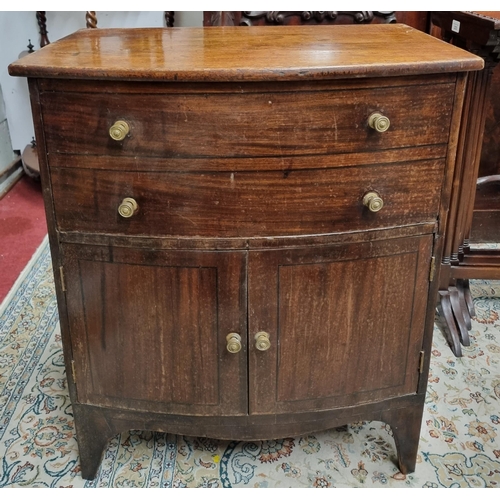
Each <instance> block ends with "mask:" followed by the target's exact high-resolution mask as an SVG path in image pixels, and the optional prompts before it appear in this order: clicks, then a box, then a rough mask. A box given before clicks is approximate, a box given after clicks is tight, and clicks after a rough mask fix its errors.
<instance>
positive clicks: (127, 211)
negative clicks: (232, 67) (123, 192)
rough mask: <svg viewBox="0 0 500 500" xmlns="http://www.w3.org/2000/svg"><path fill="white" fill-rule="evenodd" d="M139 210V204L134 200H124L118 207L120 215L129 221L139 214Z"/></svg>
mask: <svg viewBox="0 0 500 500" xmlns="http://www.w3.org/2000/svg"><path fill="white" fill-rule="evenodd" d="M138 208H139V205H137V202H136V201H135V200H134V198H123V201H122V202H121V204H120V206H119V207H118V213H119V214H120V215H121V216H122V217H125V219H128V218H129V217H132V215H134V214H135V212H137V209H138Z"/></svg>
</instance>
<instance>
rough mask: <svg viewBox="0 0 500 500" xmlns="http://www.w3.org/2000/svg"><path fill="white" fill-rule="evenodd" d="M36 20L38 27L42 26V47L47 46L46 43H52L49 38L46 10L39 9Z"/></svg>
mask: <svg viewBox="0 0 500 500" xmlns="http://www.w3.org/2000/svg"><path fill="white" fill-rule="evenodd" d="M36 20H37V21H38V27H39V28H40V47H45V45H48V44H49V43H50V42H49V38H48V37H47V33H48V31H47V16H46V15H45V11H41V10H37V11H36Z"/></svg>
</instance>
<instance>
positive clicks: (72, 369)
mask: <svg viewBox="0 0 500 500" xmlns="http://www.w3.org/2000/svg"><path fill="white" fill-rule="evenodd" d="M71 375H73V383H74V384H75V385H76V372H75V361H74V360H73V359H72V360H71Z"/></svg>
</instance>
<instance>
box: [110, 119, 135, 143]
mask: <svg viewBox="0 0 500 500" xmlns="http://www.w3.org/2000/svg"><path fill="white" fill-rule="evenodd" d="M129 132H130V127H129V125H128V123H127V122H124V121H123V120H118V121H116V122H115V123H113V125H111V127H109V135H110V136H111V139H114V140H115V141H123V139H125V137H127V135H128V133H129Z"/></svg>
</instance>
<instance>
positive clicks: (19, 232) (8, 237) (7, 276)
mask: <svg viewBox="0 0 500 500" xmlns="http://www.w3.org/2000/svg"><path fill="white" fill-rule="evenodd" d="M46 234H47V224H46V222H45V212H44V208H43V199H42V189H41V186H40V183H39V182H36V181H34V180H32V179H30V178H29V177H28V176H26V175H24V176H23V177H22V178H21V179H20V180H19V181H18V182H17V183H16V184H15V186H14V187H13V188H12V189H11V190H10V191H9V192H8V193H7V194H6V195H5V196H4V197H3V198H2V199H1V200H0V303H1V302H2V300H3V299H4V298H5V296H6V295H7V293H8V292H9V290H10V289H11V288H12V285H13V284H14V283H15V281H16V279H17V277H18V276H19V274H20V273H21V271H22V270H23V269H24V267H25V266H26V264H27V263H28V262H29V260H30V258H31V256H32V255H33V254H34V253H35V251H36V249H37V248H38V247H39V246H40V244H41V243H42V240H43V238H44V236H45V235H46Z"/></svg>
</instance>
